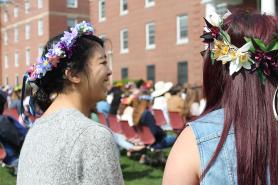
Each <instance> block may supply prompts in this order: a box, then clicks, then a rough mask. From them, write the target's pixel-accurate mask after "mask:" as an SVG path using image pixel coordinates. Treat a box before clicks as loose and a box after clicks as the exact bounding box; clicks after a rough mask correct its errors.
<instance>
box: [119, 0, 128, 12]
mask: <svg viewBox="0 0 278 185" xmlns="http://www.w3.org/2000/svg"><path fill="white" fill-rule="evenodd" d="M126 3H127V9H126V10H124V0H120V15H126V14H128V0H126Z"/></svg>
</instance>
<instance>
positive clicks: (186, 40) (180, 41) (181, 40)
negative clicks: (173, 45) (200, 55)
mask: <svg viewBox="0 0 278 185" xmlns="http://www.w3.org/2000/svg"><path fill="white" fill-rule="evenodd" d="M181 17H185V18H187V30H188V15H186V14H183V15H178V16H177V20H176V25H177V45H180V44H186V43H188V41H189V40H188V34H187V37H186V38H181V34H180V33H181V30H180V19H181Z"/></svg>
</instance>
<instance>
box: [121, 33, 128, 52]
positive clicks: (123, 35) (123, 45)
mask: <svg viewBox="0 0 278 185" xmlns="http://www.w3.org/2000/svg"><path fill="white" fill-rule="evenodd" d="M120 40H121V44H120V45H121V53H127V52H128V31H127V29H123V30H121V35H120Z"/></svg>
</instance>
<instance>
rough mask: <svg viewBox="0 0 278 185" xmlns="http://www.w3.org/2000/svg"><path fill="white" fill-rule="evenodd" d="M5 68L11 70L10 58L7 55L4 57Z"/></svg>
mask: <svg viewBox="0 0 278 185" xmlns="http://www.w3.org/2000/svg"><path fill="white" fill-rule="evenodd" d="M4 67H5V69H7V68H9V58H8V55H7V54H5V56H4Z"/></svg>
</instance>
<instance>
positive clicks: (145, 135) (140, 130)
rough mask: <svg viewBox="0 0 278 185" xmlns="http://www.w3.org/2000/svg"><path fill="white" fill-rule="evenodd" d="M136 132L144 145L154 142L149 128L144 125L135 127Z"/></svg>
mask: <svg viewBox="0 0 278 185" xmlns="http://www.w3.org/2000/svg"><path fill="white" fill-rule="evenodd" d="M137 134H138V136H139V138H140V140H141V141H142V142H143V143H144V144H145V145H151V144H153V143H154V142H155V138H154V135H153V134H152V132H151V130H150V128H149V127H148V126H146V125H140V126H138V127H137Z"/></svg>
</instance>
